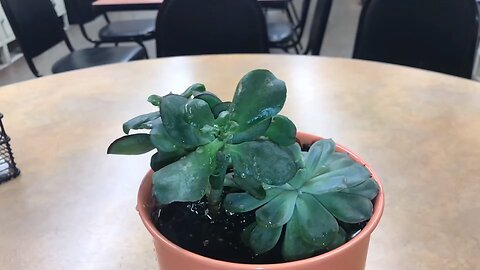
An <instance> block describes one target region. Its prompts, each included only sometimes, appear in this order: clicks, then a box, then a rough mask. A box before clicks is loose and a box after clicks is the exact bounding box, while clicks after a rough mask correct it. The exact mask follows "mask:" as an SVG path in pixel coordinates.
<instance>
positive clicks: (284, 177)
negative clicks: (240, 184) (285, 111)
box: [226, 141, 297, 185]
mask: <svg viewBox="0 0 480 270" xmlns="http://www.w3.org/2000/svg"><path fill="white" fill-rule="evenodd" d="M227 146H228V147H227V148H226V150H227V151H228V152H227V153H228V154H230V156H231V158H232V161H233V166H234V168H235V174H236V175H240V176H241V177H247V176H249V177H253V178H254V179H255V180H257V181H258V182H261V183H266V184H269V185H283V184H285V183H286V182H288V181H289V180H290V179H292V177H293V176H295V174H296V172H297V166H296V164H295V158H294V157H293V156H292V153H291V152H290V151H289V150H288V148H286V147H282V146H278V145H276V144H274V143H272V142H270V141H252V142H244V143H241V144H235V145H230V144H229V145H227Z"/></svg>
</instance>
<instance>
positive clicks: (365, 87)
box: [0, 55, 480, 270]
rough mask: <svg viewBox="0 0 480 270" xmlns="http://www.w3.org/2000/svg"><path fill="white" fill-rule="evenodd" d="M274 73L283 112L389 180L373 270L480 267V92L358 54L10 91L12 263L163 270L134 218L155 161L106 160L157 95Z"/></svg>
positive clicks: (230, 61)
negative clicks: (261, 71) (282, 91)
mask: <svg viewBox="0 0 480 270" xmlns="http://www.w3.org/2000/svg"><path fill="white" fill-rule="evenodd" d="M255 68H267V69H270V70H271V71H272V72H273V73H274V74H276V75H277V76H278V77H279V78H281V79H283V80H284V81H285V82H286V84H287V86H288V98H287V103H286V105H285V108H284V110H283V111H282V113H283V114H285V115H287V116H289V117H290V118H291V119H292V120H294V122H295V123H296V124H297V127H298V129H299V130H302V131H305V132H309V133H314V134H318V135H321V136H325V137H332V138H334V139H335V140H336V141H337V142H338V143H340V144H343V145H346V146H348V147H349V148H351V149H352V150H353V151H354V152H356V153H358V154H359V155H361V156H362V157H363V158H364V159H365V160H367V162H369V163H370V164H371V165H372V166H373V168H375V169H376V171H377V172H378V174H379V175H380V177H381V178H382V179H383V182H384V185H385V194H386V207H385V213H384V217H383V219H382V221H381V222H380V224H379V227H378V228H377V230H376V231H375V232H374V234H373V235H372V239H371V242H370V251H369V257H368V260H367V270H385V269H389V270H404V269H472V270H473V269H478V262H479V259H478V252H479V250H480V234H479V233H478V228H480V217H479V215H478V213H480V200H479V199H478V194H480V165H479V164H480V136H479V135H478V134H480V117H479V116H480V85H479V84H478V83H476V82H473V81H469V80H465V79H461V78H456V77H452V76H447V75H441V74H438V73H433V72H427V71H421V70H416V69H412V68H406V67H399V66H394V65H387V64H378V63H372V62H365V61H356V60H348V59H332V58H321V57H305V56H279V55H227V56H197V57H174V58H164V59H157V60H148V61H139V62H133V63H128V64H118V65H110V66H103V67H97V68H92V69H85V70H79V71H74V72H67V73H64V74H58V75H53V76H47V77H44V78H41V79H35V80H31V81H27V82H24V83H19V84H14V85H10V86H6V87H3V88H0V111H1V112H2V113H3V114H4V115H5V117H4V119H3V121H4V125H5V128H6V130H7V132H8V135H10V137H11V138H12V147H13V152H14V155H15V158H16V160H17V161H18V166H19V167H20V169H21V170H22V174H21V176H20V177H18V178H17V179H15V180H13V181H10V182H8V183H6V184H3V185H0V239H1V240H0V266H1V267H0V268H1V269H81V270H85V269H102V270H104V269H155V267H156V263H155V259H154V255H153V251H152V249H153V245H152V242H151V239H150V236H149V234H148V233H147V231H146V230H145V229H144V228H143V225H142V224H141V221H140V219H139V217H138V216H137V213H136V211H135V198H136V192H137V187H138V184H139V182H140V180H141V178H142V176H143V175H144V173H145V172H146V170H147V168H148V159H149V157H148V155H145V156H136V157H126V156H107V155H106V148H107V146H108V145H109V143H110V142H111V141H112V140H113V139H115V138H117V137H119V136H121V135H122V131H121V124H122V123H123V122H124V121H125V120H127V119H129V118H130V117H133V116H136V115H137V114H141V113H145V112H149V111H150V110H153V107H151V105H149V104H148V103H147V102H146V98H147V97H148V96H149V95H150V94H152V93H157V94H160V95H164V94H166V93H168V92H170V91H172V92H177V93H178V92H181V91H183V90H184V89H185V88H186V87H187V86H188V85H190V84H192V83H195V82H202V83H205V85H206V86H207V88H208V89H209V90H210V91H214V92H216V93H218V94H219V96H220V97H222V98H224V99H231V97H232V94H233V92H234V90H235V86H236V84H237V82H238V80H239V79H240V77H241V76H242V75H243V74H245V73H246V72H248V71H249V70H251V69H255Z"/></svg>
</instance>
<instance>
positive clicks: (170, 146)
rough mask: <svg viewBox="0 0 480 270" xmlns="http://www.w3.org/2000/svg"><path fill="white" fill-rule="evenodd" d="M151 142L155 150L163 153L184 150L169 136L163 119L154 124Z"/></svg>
mask: <svg viewBox="0 0 480 270" xmlns="http://www.w3.org/2000/svg"><path fill="white" fill-rule="evenodd" d="M150 140H151V142H152V144H153V145H154V146H155V148H157V149H158V150H159V151H161V152H174V151H178V150H180V149H182V147H180V146H178V145H177V142H176V141H175V140H174V139H172V137H170V135H168V132H167V130H166V129H165V126H164V125H163V123H162V119H161V118H158V119H156V120H154V121H153V122H152V130H151V131H150Z"/></svg>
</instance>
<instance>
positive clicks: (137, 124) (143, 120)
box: [123, 112, 160, 134]
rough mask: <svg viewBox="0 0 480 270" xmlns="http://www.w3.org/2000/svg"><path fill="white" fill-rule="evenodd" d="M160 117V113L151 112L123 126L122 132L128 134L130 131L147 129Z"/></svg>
mask: <svg viewBox="0 0 480 270" xmlns="http://www.w3.org/2000/svg"><path fill="white" fill-rule="evenodd" d="M159 117H160V112H152V113H147V114H142V115H139V116H137V117H134V118H132V119H130V120H128V121H127V122H125V123H124V124H123V132H124V133H125V134H128V132H129V131H130V130H131V129H149V128H151V122H152V121H153V120H155V119H157V118H159Z"/></svg>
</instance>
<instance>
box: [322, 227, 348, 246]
mask: <svg viewBox="0 0 480 270" xmlns="http://www.w3.org/2000/svg"><path fill="white" fill-rule="evenodd" d="M346 240H347V237H346V233H345V230H344V229H343V228H342V227H338V233H337V234H336V235H335V238H334V239H333V241H332V242H331V243H330V244H329V245H328V246H327V247H326V248H325V249H326V250H334V249H336V248H337V247H339V246H341V245H343V244H345V242H346Z"/></svg>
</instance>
